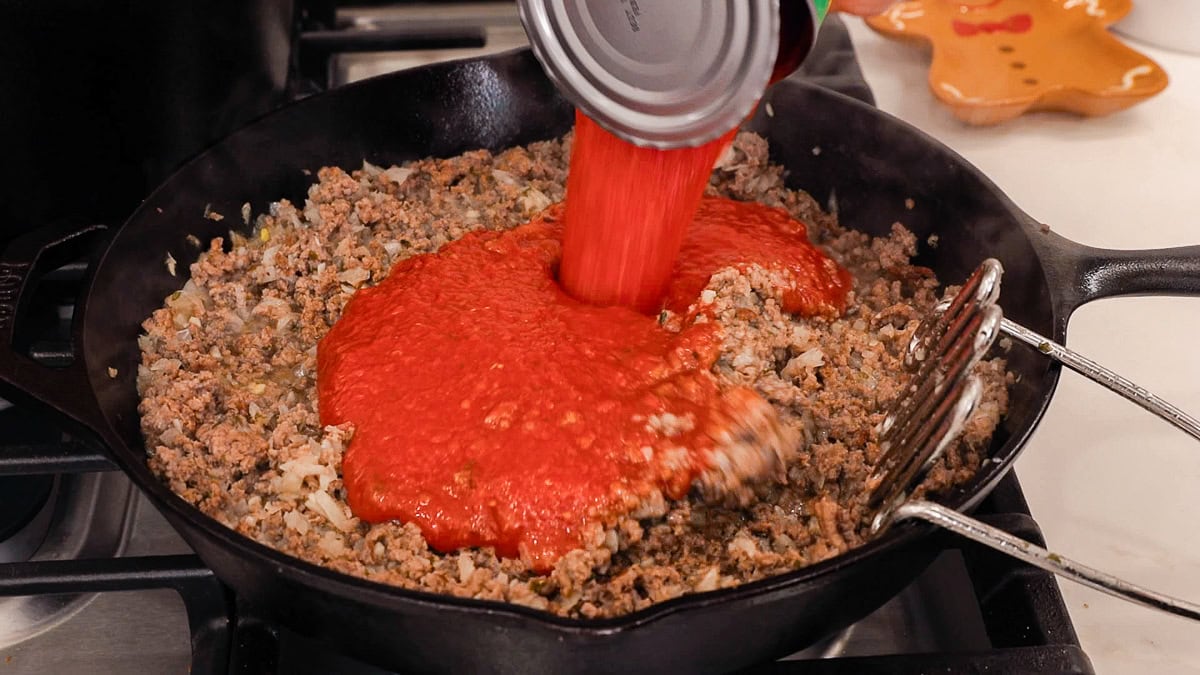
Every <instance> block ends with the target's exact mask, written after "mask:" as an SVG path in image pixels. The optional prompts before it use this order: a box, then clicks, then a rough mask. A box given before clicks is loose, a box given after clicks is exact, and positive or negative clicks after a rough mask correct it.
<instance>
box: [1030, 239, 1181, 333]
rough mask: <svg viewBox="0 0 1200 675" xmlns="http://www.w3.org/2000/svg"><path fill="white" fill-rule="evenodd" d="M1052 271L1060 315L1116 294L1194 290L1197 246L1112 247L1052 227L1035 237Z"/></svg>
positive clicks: (1160, 293)
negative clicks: (1069, 236) (1071, 236)
mask: <svg viewBox="0 0 1200 675" xmlns="http://www.w3.org/2000/svg"><path fill="white" fill-rule="evenodd" d="M1038 241H1039V243H1040V244H1041V246H1039V248H1041V249H1042V253H1043V256H1044V262H1045V263H1046V266H1047V267H1048V268H1049V270H1050V271H1052V272H1053V273H1054V276H1055V277H1057V278H1056V279H1054V280H1053V281H1054V283H1055V285H1056V286H1057V289H1056V291H1055V292H1056V293H1058V294H1061V296H1060V300H1061V303H1062V307H1061V309H1062V310H1064V311H1063V313H1062V314H1061V315H1062V316H1063V317H1064V319H1065V317H1066V316H1068V315H1070V313H1071V312H1073V311H1075V310H1076V309H1078V308H1079V307H1080V306H1082V305H1084V304H1086V303H1089V302H1092V301H1093V300H1100V299H1102V298H1114V297H1121V296H1138V295H1178V296H1200V246H1180V247H1176V248H1160V249H1147V250H1128V251H1122V250H1115V249H1105V248H1096V247H1094V246H1087V245H1084V244H1079V243H1076V242H1074V241H1071V240H1069V239H1066V238H1064V237H1061V236H1059V235H1057V234H1055V233H1053V232H1047V233H1044V234H1042V235H1040V236H1039V239H1038Z"/></svg>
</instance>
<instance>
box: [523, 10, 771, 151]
mask: <svg viewBox="0 0 1200 675" xmlns="http://www.w3.org/2000/svg"><path fill="white" fill-rule="evenodd" d="M518 7H519V9H520V13H521V21H522V23H523V24H524V25H525V32H526V33H527V34H528V35H529V40H530V44H531V45H532V47H533V51H534V54H535V55H536V56H537V58H538V60H539V61H540V62H541V63H542V67H543V68H545V69H546V72H547V74H548V75H549V77H550V79H551V80H553V81H554V83H555V84H556V85H557V86H558V88H559V89H560V90H561V91H562V92H563V94H564V95H565V96H566V97H567V98H569V99H570V100H571V102H572V103H574V104H575V105H576V106H577V107H578V108H580V109H581V110H582V111H583V112H584V113H585V114H587V115H588V116H589V117H591V118H592V119H594V120H596V122H597V123H599V124H600V125H601V126H603V127H604V128H606V129H608V130H609V131H611V132H612V133H614V134H616V135H617V136H619V137H621V138H624V139H626V140H628V141H630V142H632V143H634V144H637V145H643V146H650V147H658V148H672V147H681V146H694V145H699V144H701V143H704V142H707V141H710V140H712V139H714V138H717V137H718V136H720V135H721V134H723V133H725V132H727V131H729V130H730V129H732V128H734V127H736V126H737V125H738V124H740V123H741V121H742V120H743V119H745V117H746V115H748V114H749V113H750V111H751V110H752V108H753V107H754V105H755V103H757V101H758V98H759V97H760V96H761V95H762V92H763V90H764V89H766V87H767V81H768V79H769V78H770V75H771V69H772V66H773V65H774V63H775V57H776V55H777V53H778V46H779V0H703V1H700V0H686V1H684V2H681V1H680V0H520V1H519V2H518Z"/></svg>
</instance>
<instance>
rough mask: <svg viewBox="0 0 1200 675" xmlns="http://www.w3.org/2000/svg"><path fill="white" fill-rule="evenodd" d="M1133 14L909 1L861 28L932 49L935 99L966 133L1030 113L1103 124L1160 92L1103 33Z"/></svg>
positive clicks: (1116, 9) (1081, 2)
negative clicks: (966, 126) (1097, 118)
mask: <svg viewBox="0 0 1200 675" xmlns="http://www.w3.org/2000/svg"><path fill="white" fill-rule="evenodd" d="M1197 1H1198V2H1200V0H1197ZM1131 8H1132V3H1131V0H911V1H909V2H901V3H898V4H896V5H893V6H892V8H891V9H890V10H889V11H888V12H886V13H884V14H881V15H879V16H876V17H872V18H870V19H868V20H867V23H868V25H870V26H871V27H872V28H874V29H875V30H877V31H879V32H880V33H883V34H884V35H888V36H892V37H898V38H906V39H915V40H920V41H923V42H927V43H930V44H931V45H932V47H933V63H932V65H931V66H930V69H929V86H930V88H932V89H933V93H934V95H935V96H937V97H938V99H940V100H941V101H942V102H943V103H945V104H946V105H947V106H949V107H950V109H951V110H953V111H954V114H955V115H956V116H958V117H959V118H960V119H962V120H965V121H966V122H968V123H971V124H995V123H998V122H1003V121H1005V120H1009V119H1012V118H1014V117H1016V116H1018V115H1021V114H1022V113H1025V112H1027V111H1030V110H1064V111H1069V112H1074V113H1079V114H1082V115H1107V114H1109V113H1112V112H1116V111H1118V110H1123V109H1125V108H1128V107H1129V106H1131V105H1134V104H1136V103H1139V102H1141V101H1144V100H1146V99H1147V98H1149V97H1151V96H1154V95H1155V94H1157V93H1159V92H1160V91H1162V90H1163V89H1164V88H1166V86H1167V74H1166V73H1165V72H1163V69H1162V68H1161V67H1159V65H1158V64H1157V63H1155V62H1154V61H1152V60H1150V59H1149V58H1148V57H1146V56H1145V55H1143V54H1141V53H1139V52H1137V51H1134V50H1133V49H1131V48H1129V47H1127V46H1126V45H1125V44H1124V43H1122V42H1121V41H1120V40H1118V39H1117V38H1116V37H1114V36H1113V35H1112V34H1111V33H1109V32H1108V30H1107V27H1108V26H1109V25H1111V24H1113V23H1115V22H1116V21H1118V20H1119V19H1120V18H1121V17H1123V16H1125V15H1126V14H1128V13H1129V10H1130V9H1131Z"/></svg>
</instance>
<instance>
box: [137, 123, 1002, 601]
mask: <svg viewBox="0 0 1200 675" xmlns="http://www.w3.org/2000/svg"><path fill="white" fill-rule="evenodd" d="M569 151H570V138H569V137H567V138H565V139H561V140H555V141H547V142H542V143H534V144H532V145H530V146H528V147H524V148H513V149H510V150H506V151H504V152H501V153H499V154H495V155H493V154H491V153H489V152H486V151H475V152H468V153H465V154H463V155H461V156H458V157H454V158H450V159H425V160H420V161H415V162H411V163H409V164H407V165H405V166H403V167H392V168H388V169H383V168H380V167H375V166H371V165H369V164H364V166H363V168H362V169H360V170H357V171H354V172H352V173H346V172H345V171H343V170H341V169H337V168H324V169H321V170H320V172H318V179H319V182H318V183H316V184H315V185H313V186H312V187H311V189H310V190H309V193H308V199H307V200H306V202H305V204H304V205H302V206H297V205H293V204H291V203H288V202H286V201H283V202H279V203H278V204H275V205H273V206H272V208H271V210H270V213H268V214H264V215H261V216H259V217H258V219H257V221H256V222H255V227H254V230H253V233H252V235H251V236H248V237H247V236H242V235H238V234H231V237H230V238H231V241H230V242H223V241H222V240H220V239H218V240H214V241H213V242H211V245H210V248H209V249H208V251H207V252H206V253H205V254H204V255H202V256H201V257H200V259H199V260H198V261H197V262H196V263H195V264H194V265H193V266H192V268H191V278H190V280H189V281H188V282H187V284H186V286H185V287H184V288H183V289H182V290H181V291H179V292H177V293H175V294H174V295H172V296H171V297H170V298H169V299H168V300H167V302H166V305H165V307H163V308H162V309H159V310H157V311H156V312H155V313H154V315H153V316H152V317H151V318H150V319H148V320H147V321H146V322H145V324H144V326H145V329H146V335H145V336H144V337H142V338H141V349H142V365H141V366H140V368H139V372H138V390H139V392H140V393H141V396H142V403H141V406H140V412H141V415H142V429H143V432H144V435H145V437H146V440H147V447H148V448H149V464H150V466H151V468H152V469H153V470H154V472H155V473H156V474H158V475H159V476H160V477H161V478H162V480H164V481H165V482H167V483H168V484H169V485H170V487H171V489H172V490H174V491H175V492H176V493H178V494H179V495H181V496H182V497H183V498H184V499H186V500H187V501H189V502H191V503H193V504H195V505H196V506H197V507H198V508H200V509H201V510H202V511H204V512H205V513H207V514H209V515H211V516H213V517H215V518H216V519H217V520H219V521H220V522H222V523H225V524H226V525H228V526H229V527H231V528H233V529H235V530H237V531H238V532H240V533H242V534H243V535H245V536H247V537H250V538H253V539H255V540H257V541H259V542H262V543H264V544H266V545H268V546H271V547H274V548H276V549H279V550H281V551H284V552H286V553H288V554H290V555H293V556H296V557H299V558H303V559H305V560H308V561H311V562H314V563H317V564H321V565H325V566H327V567H330V568H332V569H335V570H338V571H341V572H344V573H347V574H353V575H357V576H361V577H365V578H368V579H371V580H374V581H378V582H381V583H386V584H394V585H397V586H403V587H406V588H414V589H420V590H425V591H433V592H440V593H449V594H453V595H458V596H465V597H473V598H485V599H493V600H503V601H508V602H513V603H518V604H522V605H527V606H531V607H535V608H539V609H543V610H546V611H549V612H552V613H554V614H559V615H564V616H576V617H605V616H614V615H619V614H624V613H628V612H631V611H635V610H638V609H642V608H644V607H647V606H648V605H650V604H653V603H655V602H660V601H663V600H667V599H670V598H674V597H677V596H679V595H682V594H685V593H692V592H699V591H706V590H712V589H716V588H723V587H728V586H733V585H737V584H740V583H743V582H746V581H751V580H755V579H761V578H763V577H767V576H770V575H774V574H779V573H782V572H786V571H789V570H792V569H795V568H798V567H802V566H804V565H809V564H812V563H815V562H818V561H821V560H824V559H827V558H830V557H832V556H836V555H838V554H840V553H843V552H845V551H847V550H848V549H850V548H852V547H854V546H857V545H860V544H861V543H863V541H864V537H865V535H866V531H867V530H866V528H867V523H866V518H865V509H864V506H863V500H864V498H865V495H864V492H863V481H864V479H865V477H866V475H867V472H868V467H869V466H870V465H871V463H872V462H873V461H875V460H876V459H877V456H878V447H877V445H876V443H875V432H874V426H875V424H876V423H878V422H879V420H880V419H881V418H882V413H881V412H880V410H881V409H882V408H883V407H884V406H885V405H886V404H887V403H888V402H889V401H890V400H892V399H893V398H894V397H895V396H896V394H897V392H898V390H899V388H900V387H902V386H903V376H902V375H901V374H900V373H901V369H900V367H899V362H900V355H901V353H902V350H903V349H904V346H905V344H906V343H907V340H908V338H909V336H910V335H911V333H912V330H913V329H914V328H915V327H916V324H917V322H918V320H919V319H920V318H921V317H922V316H924V314H925V313H926V312H928V311H929V309H930V308H931V307H932V306H933V305H934V304H935V302H936V301H937V300H939V299H940V298H941V297H942V291H940V290H939V288H938V282H937V280H936V279H935V278H934V277H933V275H932V273H931V272H930V271H929V270H927V269H924V268H920V267H915V266H912V265H910V264H909V260H910V258H911V257H912V256H913V255H914V254H915V252H916V240H915V238H914V236H913V235H912V234H911V233H910V232H908V231H907V230H905V229H904V228H903V227H901V226H900V225H895V226H893V229H892V232H891V235H890V236H888V237H884V238H876V239H872V238H870V237H868V236H867V235H865V234H862V233H859V232H855V231H851V230H847V229H843V228H842V227H841V226H840V225H839V224H838V223H837V222H836V219H835V218H834V217H833V216H832V215H829V214H826V213H824V212H823V211H822V210H821V209H820V207H819V206H818V205H817V204H816V203H815V202H814V201H813V199H812V198H811V197H809V196H808V195H807V194H805V193H803V192H799V191H794V190H789V189H787V188H785V187H784V186H783V180H782V169H781V168H780V167H777V166H772V165H770V164H769V163H768V161H767V148H766V143H765V141H763V140H762V139H761V138H759V137H757V136H754V135H752V134H748V133H743V134H741V135H739V136H738V138H737V140H736V142H735V144H734V146H733V148H732V149H731V151H730V152H728V153H727V154H726V156H725V157H724V158H722V161H721V162H720V163H719V164H718V167H717V169H716V170H715V171H714V173H713V176H712V180H711V182H710V185H709V188H708V191H709V193H710V194H716V195H723V196H727V197H731V198H734V199H742V200H755V201H759V202H762V203H765V204H769V205H772V206H778V207H781V208H783V209H786V210H787V211H788V212H789V213H791V214H792V215H793V216H795V217H796V218H798V219H799V220H801V221H803V222H805V223H807V224H808V225H809V234H810V237H811V238H812V239H813V240H814V241H815V242H816V243H818V244H819V245H821V246H822V247H823V248H824V249H825V250H826V251H827V252H828V253H829V254H830V255H831V256H832V257H833V258H834V259H835V260H837V261H838V262H839V263H841V264H842V265H844V266H845V267H846V268H847V269H849V270H850V272H851V273H852V274H853V276H854V288H853V291H852V293H851V296H850V302H849V308H848V310H847V312H846V313H845V315H844V316H842V317H840V318H838V319H836V320H827V319H821V318H814V319H803V320H796V319H795V318H793V317H792V316H791V315H788V314H786V313H784V312H783V311H781V309H780V307H779V300H778V298H779V291H778V283H777V280H775V279H773V278H772V273H771V272H770V271H769V270H766V269H762V268H758V267H751V268H750V269H748V270H747V271H745V272H739V271H737V270H733V269H727V270H724V271H721V272H719V273H717V274H716V275H714V276H713V277H712V280H711V282H710V283H709V285H708V287H707V289H706V290H705V291H704V292H703V293H702V294H701V296H700V297H699V298H697V302H701V303H706V304H708V305H711V309H712V310H713V311H712V313H711V314H712V315H713V316H714V317H715V320H716V321H718V322H719V323H720V324H721V326H722V328H723V333H724V338H723V340H724V342H723V347H722V355H721V358H720V359H719V361H718V362H717V364H716V365H715V366H714V368H713V372H714V374H715V376H716V377H717V378H719V379H720V380H721V381H723V382H727V383H734V384H743V385H748V386H751V387H753V388H754V389H755V390H757V391H758V392H759V393H760V394H761V395H762V396H763V397H764V398H766V399H767V400H768V401H769V402H771V403H772V404H773V405H774V406H775V407H776V409H777V410H778V412H779V414H780V416H781V418H782V419H783V421H784V423H785V424H787V425H789V426H791V427H794V428H795V429H796V430H797V432H798V433H799V434H800V435H801V436H802V438H803V440H804V446H803V448H802V449H801V450H800V452H799V453H798V456H797V458H796V459H795V461H794V462H793V463H792V464H791V465H790V467H789V471H788V481H787V483H786V484H782V485H781V484H769V485H763V486H759V487H757V488H756V489H757V499H756V500H755V501H753V502H752V503H751V505H749V506H746V507H741V508H731V507H728V506H719V505H710V504H705V503H702V502H700V501H698V500H695V499H689V500H685V501H681V502H678V503H658V504H646V505H645V506H644V507H643V509H642V510H641V512H639V513H636V514H634V515H633V517H631V518H628V519H625V520H624V521H622V522H621V523H620V525H619V526H618V527H616V528H614V529H612V530H609V531H608V532H606V533H603V534H602V535H601V536H598V537H596V538H595V540H594V541H589V542H587V546H586V547H585V548H584V549H580V550H576V551H574V552H572V553H570V554H568V555H567V556H566V557H564V558H563V559H562V560H561V561H559V563H558V564H557V566H556V567H555V569H554V571H553V572H552V573H551V574H548V575H545V576H538V575H534V574H532V573H530V572H529V570H528V569H527V567H526V565H525V564H524V563H522V562H521V561H520V560H512V559H501V558H498V557H497V556H496V555H495V554H494V553H493V552H492V551H491V550H490V549H473V550H465V551H461V552H458V553H453V554H448V555H443V554H439V553H436V552H434V551H432V550H430V549H429V548H428V546H427V545H426V543H425V540H424V539H423V538H422V536H421V533H420V531H419V530H418V529H417V528H416V526H414V525H403V524H400V523H385V524H378V525H370V524H367V523H363V522H360V521H359V520H358V519H356V518H354V517H353V515H352V514H351V512H350V509H349V507H348V506H347V505H346V502H345V491H344V489H343V487H342V481H341V479H340V471H341V458H342V452H343V449H344V448H345V446H346V444H347V443H348V442H349V439H350V436H351V433H352V430H350V429H348V428H339V427H327V428H322V427H321V425H320V423H319V420H318V415H317V404H318V402H317V396H316V372H315V370H316V343H317V340H319V339H320V338H321V337H322V336H323V335H324V334H325V333H326V331H328V330H329V328H330V327H331V326H332V325H333V324H334V323H335V322H336V321H337V319H338V317H339V316H340V315H341V312H342V309H343V308H344V307H345V305H346V302H347V301H348V300H349V299H350V297H351V296H352V295H353V294H354V292H355V290H356V289H358V288H361V287H363V286H367V285H370V284H374V283H377V282H379V281H380V280H382V279H383V278H384V276H386V274H387V271H388V269H389V268H390V267H391V265H392V263H394V262H396V261H397V260H400V259H403V258H406V257H409V256H412V255H418V254H422V253H428V252H432V251H436V250H437V249H438V247H440V246H441V245H442V244H445V243H446V242H448V241H451V240H454V239H456V238H458V237H460V236H462V235H463V234H464V233H466V232H468V231H471V230H475V229H480V228H487V229H505V228H511V227H514V226H516V225H519V224H521V223H523V222H525V221H527V220H528V219H529V217H530V216H532V215H533V214H535V213H537V212H538V211H540V210H542V209H543V208H545V207H546V206H548V205H549V204H551V203H553V202H556V201H559V200H561V199H562V198H563V185H564V183H565V179H566V168H567V160H568V156H569ZM659 319H660V322H661V323H662V324H663V325H664V326H666V327H667V329H669V330H670V329H676V330H677V329H678V326H679V324H680V322H681V321H682V320H683V318H682V317H680V316H675V315H672V314H670V313H668V312H664V313H663V314H662V315H660V317H659ZM978 368H979V372H980V375H981V376H982V380H983V383H984V397H983V402H982V404H981V405H980V406H979V408H978V409H977V412H976V413H975V415H974V417H973V418H972V419H971V421H970V423H969V424H968V427H967V431H966V433H965V434H964V437H963V439H962V440H961V442H960V443H959V444H957V447H954V448H952V449H951V450H950V451H949V452H947V454H946V456H945V457H944V458H943V459H942V460H941V462H940V463H939V464H938V465H937V466H936V467H935V469H934V470H933V471H931V472H930V475H929V476H928V477H927V479H926V481H925V483H924V485H923V489H925V490H937V489H939V488H943V487H945V486H947V485H950V484H954V483H957V482H961V481H964V480H966V479H968V478H969V477H970V476H971V475H973V473H974V471H975V470H976V469H977V468H978V466H979V464H980V462H981V461H982V449H984V448H986V446H987V441H988V439H989V438H990V436H991V434H992V432H993V430H994V429H995V427H996V425H997V424H998V423H999V420H1000V416H1001V415H1002V414H1003V413H1004V411H1005V408H1006V406H1007V382H1008V378H1009V376H1008V375H1007V374H1006V372H1005V365H1004V362H1003V361H1002V360H1000V359H991V360H987V361H984V362H983V363H981V364H980V365H979V366H978Z"/></svg>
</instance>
